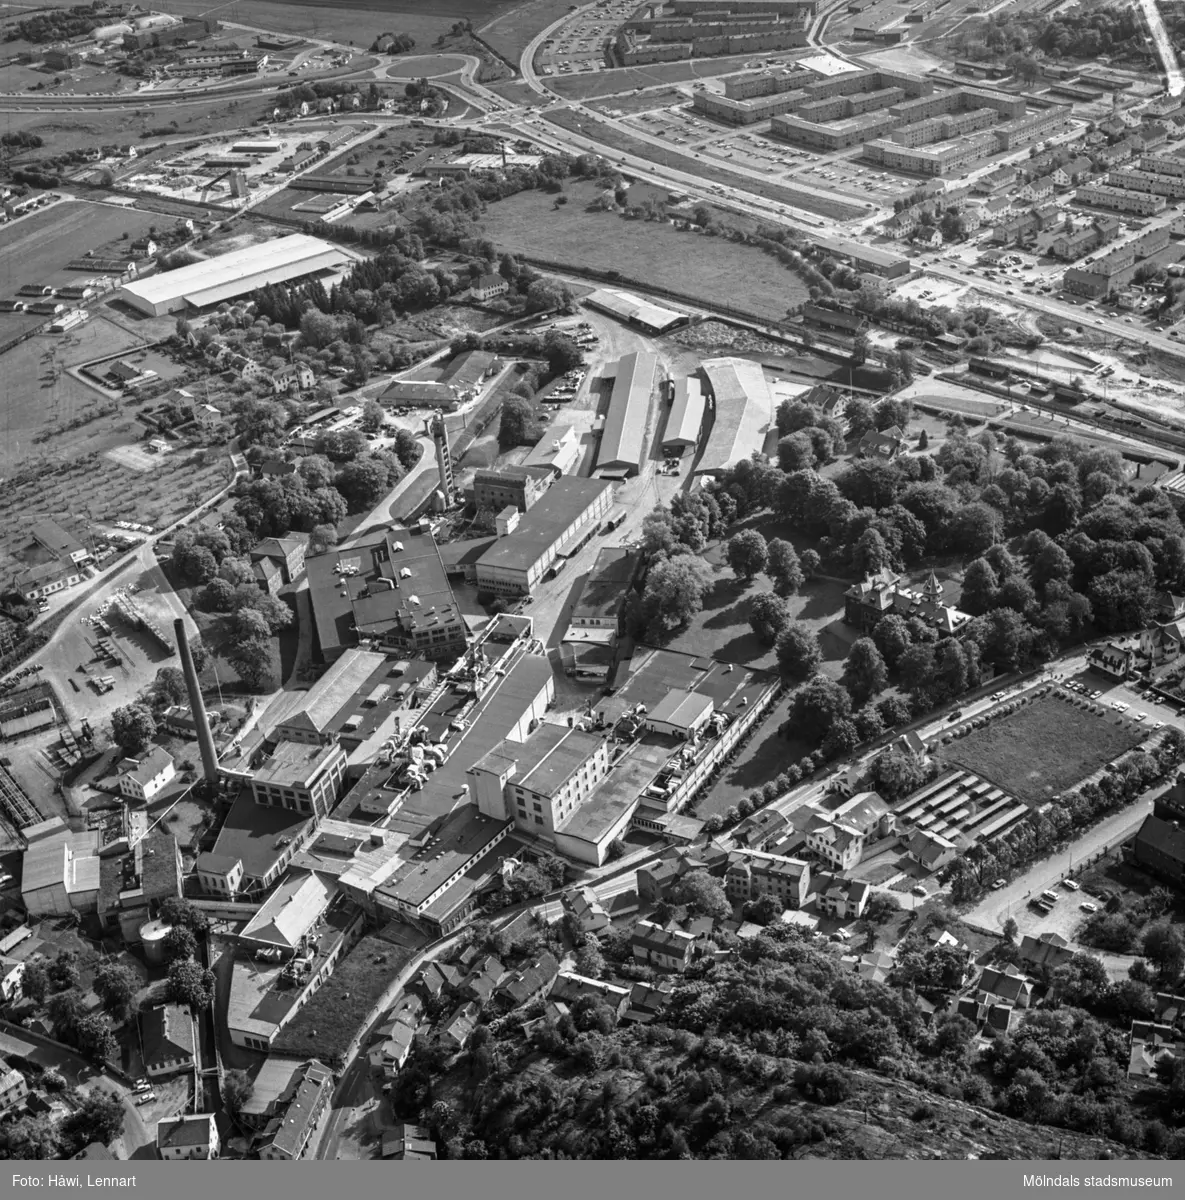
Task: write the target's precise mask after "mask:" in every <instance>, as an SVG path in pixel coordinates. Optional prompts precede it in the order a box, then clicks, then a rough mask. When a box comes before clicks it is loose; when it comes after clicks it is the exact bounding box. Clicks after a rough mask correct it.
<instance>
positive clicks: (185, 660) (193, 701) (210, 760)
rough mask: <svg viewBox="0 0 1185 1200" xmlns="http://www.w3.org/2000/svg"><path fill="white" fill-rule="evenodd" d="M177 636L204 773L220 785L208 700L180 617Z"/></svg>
mask: <svg viewBox="0 0 1185 1200" xmlns="http://www.w3.org/2000/svg"><path fill="white" fill-rule="evenodd" d="M173 632H174V633H175V634H176V637H177V653H178V654H180V655H181V672H182V674H183V675H184V676H185V690H186V691H187V692H188V693H189V711H190V712H191V713H192V714H193V723H194V726H195V728H196V729H197V739H198V747H199V748H200V749H201V752H202V774H203V775H205V777H206V782H207V783H208V784H209V785H210V786H211V787H217V786H218V751H217V750H215V749H214V735H213V734H212V733H211V732H210V719H209V718H208V717H207V716H206V702H205V700H203V699H202V689H201V687H200V686H199V684H198V677H197V670H196V669H195V668H194V665H193V654H192V653H191V652H190V649H189V638H187V637H186V636H185V622H184V621H183V620H181V618H180V617H178V618H177V619H176V620H175V621H174V622H173Z"/></svg>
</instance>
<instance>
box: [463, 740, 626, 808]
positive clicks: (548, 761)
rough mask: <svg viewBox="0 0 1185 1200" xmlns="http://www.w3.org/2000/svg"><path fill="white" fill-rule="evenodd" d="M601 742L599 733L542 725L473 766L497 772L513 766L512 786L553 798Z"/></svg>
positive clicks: (502, 746) (498, 747) (500, 747)
mask: <svg viewBox="0 0 1185 1200" xmlns="http://www.w3.org/2000/svg"><path fill="white" fill-rule="evenodd" d="M604 740H605V739H604V737H603V736H602V735H600V734H596V733H591V732H588V731H586V730H583V729H575V728H569V727H568V726H567V725H552V724H548V723H546V722H545V723H544V724H542V725H540V726H539V728H538V729H536V730H535V732H534V733H532V734H531V736H530V737H529V738H527V740H526V741H525V742H519V741H502V742H500V743H499V744H498V745H497V746H495V747H494V749H493V750H491V751H490V752H489V753H488V754H486V755H485V756H484V757H483V758H481V759H480V760H479V761H478V762H477V763H476V764H475V765H476V766H479V767H482V768H483V769H485V770H489V771H498V772H501V771H503V770H505V768H506V767H508V766H510V765H511V764H512V763H513V764H515V775H514V783H515V785H516V786H518V787H524V788H528V789H530V790H531V791H532V792H538V793H539V794H540V795H541V796H553V795H555V793H556V792H557V791H559V789H560V788H562V787H563V786H564V784H565V783H567V781H568V780H569V779H571V778H572V776H573V775H574V774H575V773H576V772H577V771H579V770H580V768H581V767H582V766H584V764H585V763H586V762H587V761H588V759H589V757H590V756H591V755H592V754H593V752H594V751H595V750H596V748H597V747H598V746H599V745H600V744H601V742H603V741H604Z"/></svg>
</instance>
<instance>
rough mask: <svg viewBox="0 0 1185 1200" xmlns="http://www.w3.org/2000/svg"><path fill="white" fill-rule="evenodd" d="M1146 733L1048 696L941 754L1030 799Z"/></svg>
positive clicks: (1049, 793) (1040, 798)
mask: <svg viewBox="0 0 1185 1200" xmlns="http://www.w3.org/2000/svg"><path fill="white" fill-rule="evenodd" d="M1144 736H1145V731H1144V730H1142V729H1140V727H1139V726H1132V725H1131V724H1130V723H1129V722H1127V721H1121V720H1118V719H1117V718H1116V717H1115V716H1114V715H1113V714H1111V713H1108V714H1107V715H1106V716H1098V715H1096V714H1095V713H1092V712H1091V711H1090V710H1089V709H1086V708H1078V707H1076V706H1075V705H1074V704H1073V703H1071V702H1070V701H1069V700H1059V699H1057V698H1056V697H1054V696H1044V697H1042V698H1041V699H1040V700H1037V701H1036V702H1035V703H1033V704H1030V705H1026V706H1025V707H1023V708H1020V709H1018V710H1017V711H1016V712H1014V713H1011V714H1010V715H1009V716H1006V717H999V718H997V719H996V720H994V721H990V722H989V723H988V724H987V725H985V726H984V727H983V728H982V729H976V730H974V731H973V732H972V733H970V734H968V735H967V736H966V737H965V738H961V739H959V740H957V741H953V742H952V743H951V744H950V745H949V746H948V747H947V748H946V749H945V750H944V751H943V757H944V758H945V759H947V760H948V761H949V762H953V763H957V764H958V765H959V766H961V767H966V768H967V770H969V771H974V772H975V773H976V774H977V775H982V776H983V777H984V778H985V779H989V780H991V782H992V783H994V784H996V785H997V786H998V787H1002V788H1003V789H1004V790H1005V791H1008V792H1011V793H1012V794H1013V795H1014V796H1016V797H1018V798H1019V799H1021V800H1024V801H1025V802H1026V803H1027V804H1040V803H1044V802H1045V801H1046V800H1048V799H1050V798H1051V797H1053V796H1056V795H1057V794H1058V793H1060V792H1063V791H1065V790H1066V789H1067V788H1070V787H1073V786H1074V784H1076V783H1077V782H1078V781H1079V780H1081V779H1084V778H1085V777H1086V776H1087V775H1090V774H1092V773H1093V772H1095V771H1097V770H1098V769H1099V768H1100V767H1101V766H1102V765H1103V764H1104V763H1106V762H1110V761H1111V760H1112V759H1113V758H1116V757H1117V756H1118V755H1120V754H1122V753H1123V752H1124V751H1125V750H1130V749H1131V747H1132V746H1134V745H1136V744H1137V743H1138V742H1139V741H1141V740H1142V738H1143V737H1144Z"/></svg>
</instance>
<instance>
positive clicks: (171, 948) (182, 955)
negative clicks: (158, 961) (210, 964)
mask: <svg viewBox="0 0 1185 1200" xmlns="http://www.w3.org/2000/svg"><path fill="white" fill-rule="evenodd" d="M162 950H163V952H164V958H165V962H167V963H172V962H177V961H178V960H183V959H187V958H193V956H194V955H195V954H196V953H197V939H196V938H195V937H194V936H193V934H192V933H190V931H189V930H188V929H187V928H186V927H185V926H184V925H174V926H173V928H172V929H170V930H169V932H168V933H167V934H165V940H164V942H163V943H162Z"/></svg>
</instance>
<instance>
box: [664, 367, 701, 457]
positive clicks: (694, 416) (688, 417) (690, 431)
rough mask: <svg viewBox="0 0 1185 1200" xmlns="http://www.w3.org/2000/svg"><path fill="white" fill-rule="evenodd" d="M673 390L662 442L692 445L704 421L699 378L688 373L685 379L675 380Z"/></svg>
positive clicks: (696, 440) (668, 444)
mask: <svg viewBox="0 0 1185 1200" xmlns="http://www.w3.org/2000/svg"><path fill="white" fill-rule="evenodd" d="M674 392H675V395H674V399H673V400H672V401H671V411H670V412H669V413H668V414H667V428H666V432H665V433H664V434H663V435H662V444H663V445H664V446H670V445H674V444H675V443H681V444H682V445H685V446H694V445H695V444H696V442H698V441H699V431H700V429H701V428H702V427H703V423H704V392H703V389H702V388H701V387H700V385H699V380H698V379H695V378H693V377H692V376H690V375H689V376H687V377H686V378H685V379H676V380H675V382H674Z"/></svg>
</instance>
